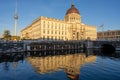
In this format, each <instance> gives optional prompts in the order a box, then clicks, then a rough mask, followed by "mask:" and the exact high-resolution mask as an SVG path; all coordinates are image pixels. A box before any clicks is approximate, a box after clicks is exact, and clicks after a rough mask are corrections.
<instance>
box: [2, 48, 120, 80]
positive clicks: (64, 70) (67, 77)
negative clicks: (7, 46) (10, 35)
mask: <svg viewBox="0 0 120 80" xmlns="http://www.w3.org/2000/svg"><path fill="white" fill-rule="evenodd" d="M39 53H40V54H41V53H44V52H39ZM39 53H12V54H7V55H2V54H1V55H0V80H119V79H120V52H116V53H114V54H105V53H104V54H103V53H101V52H99V51H91V50H90V51H86V52H79V51H76V52H69V53H68V52H61V53H60V52H59V53H56V55H55V54H54V55H46V56H45V55H40V54H39ZM63 53H64V54H63Z"/></svg>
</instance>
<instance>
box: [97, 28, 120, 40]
mask: <svg viewBox="0 0 120 80" xmlns="http://www.w3.org/2000/svg"><path fill="white" fill-rule="evenodd" d="M97 37H98V39H99V40H101V39H104V40H120V30H108V31H104V32H98V33H97Z"/></svg>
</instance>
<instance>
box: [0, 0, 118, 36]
mask: <svg viewBox="0 0 120 80" xmlns="http://www.w3.org/2000/svg"><path fill="white" fill-rule="evenodd" d="M71 4H72V0H18V17H19V18H18V35H20V31H21V30H22V29H24V28H25V27H27V26H28V25H30V24H31V23H32V22H33V20H35V19H37V18H38V17H39V16H46V17H50V18H56V19H61V20H63V19H64V16H65V14H66V12H67V10H68V9H69V8H70V7H71ZM74 4H75V7H76V8H77V9H78V10H79V12H80V15H81V16H82V23H84V24H88V25H93V26H96V27H97V29H98V31H102V29H101V27H100V26H101V25H102V24H104V31H107V30H120V0H74ZM15 6H16V0H0V37H1V36H2V34H3V32H4V30H10V32H11V35H13V34H14V13H15Z"/></svg>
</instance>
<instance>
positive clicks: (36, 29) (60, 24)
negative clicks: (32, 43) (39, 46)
mask: <svg viewBox="0 0 120 80" xmlns="http://www.w3.org/2000/svg"><path fill="white" fill-rule="evenodd" d="M88 38H89V39H91V40H96V38H97V29H96V27H95V26H89V25H86V24H83V23H81V16H80V14H79V11H78V10H77V9H76V8H75V7H74V4H72V6H71V8H70V9H69V10H68V11H67V13H66V15H65V17H64V20H59V19H54V18H48V17H43V16H40V17H39V18H38V19H36V20H34V21H33V22H32V24H31V25H29V26H27V27H26V28H24V29H23V30H22V31H21V39H43V40H86V39H88Z"/></svg>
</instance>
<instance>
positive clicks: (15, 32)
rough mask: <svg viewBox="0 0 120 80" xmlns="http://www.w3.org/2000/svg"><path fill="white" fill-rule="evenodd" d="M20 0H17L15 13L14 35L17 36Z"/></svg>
mask: <svg viewBox="0 0 120 80" xmlns="http://www.w3.org/2000/svg"><path fill="white" fill-rule="evenodd" d="M17 6H18V0H16V5H15V14H14V20H15V22H14V36H17V26H18V12H17Z"/></svg>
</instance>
